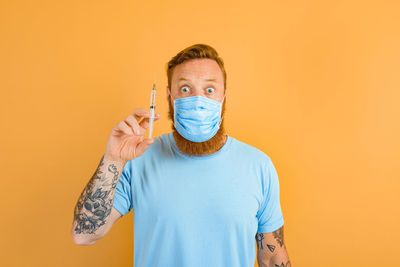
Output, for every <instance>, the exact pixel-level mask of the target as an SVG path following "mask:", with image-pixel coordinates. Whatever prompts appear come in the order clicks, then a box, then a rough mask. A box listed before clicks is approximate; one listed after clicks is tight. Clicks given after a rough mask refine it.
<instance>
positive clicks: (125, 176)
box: [114, 133, 283, 267]
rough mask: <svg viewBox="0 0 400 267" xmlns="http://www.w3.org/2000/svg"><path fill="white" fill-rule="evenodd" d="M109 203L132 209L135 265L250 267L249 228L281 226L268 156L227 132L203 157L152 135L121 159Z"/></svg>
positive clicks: (263, 229)
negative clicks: (220, 144) (151, 139)
mask: <svg viewBox="0 0 400 267" xmlns="http://www.w3.org/2000/svg"><path fill="white" fill-rule="evenodd" d="M114 207H115V208H116V209H117V210H118V211H119V212H120V213H121V214H123V215H125V214H127V213H128V212H129V211H130V210H131V209H132V210H133V214H134V266H135V267H161V266H162V267H165V266H171V267H228V266H229V267H247V266H251V267H252V266H254V264H255V257H256V240H255V235H256V233H257V232H260V233H268V232H273V231H275V230H277V229H279V228H280V227H281V226H282V225H283V215H282V211H281V206H280V200H279V180H278V175H277V172H276V170H275V167H274V165H273V164H272V161H271V159H270V158H269V157H268V156H267V155H266V154H265V153H264V152H262V151H261V150H259V149H257V148H255V147H253V146H250V145H247V144H245V143H243V142H241V141H238V140H237V139H235V138H233V137H231V136H228V138H227V141H226V143H225V144H224V146H223V147H222V148H221V149H220V150H218V151H217V152H215V153H213V154H210V155H204V156H188V155H186V154H183V153H182V152H181V151H180V150H179V149H178V147H177V145H176V143H175V139H174V137H173V134H172V133H167V134H164V135H161V136H159V137H157V138H155V139H154V143H153V144H151V145H150V147H149V148H148V149H147V150H146V151H145V152H144V154H143V155H142V156H140V157H138V158H136V159H134V160H131V161H129V162H127V164H126V165H125V167H124V169H123V172H122V174H121V176H120V178H119V181H118V184H117V188H116V193H115V198H114Z"/></svg>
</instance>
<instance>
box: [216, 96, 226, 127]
mask: <svg viewBox="0 0 400 267" xmlns="http://www.w3.org/2000/svg"><path fill="white" fill-rule="evenodd" d="M225 97H226V93H225V95H224V97H223V98H222V101H221V109H222V105H223V104H224V100H225ZM222 120H223V118H222V117H221V120H220V121H219V124H218V128H219V126H221V123H222Z"/></svg>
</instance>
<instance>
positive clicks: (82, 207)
mask: <svg viewBox="0 0 400 267" xmlns="http://www.w3.org/2000/svg"><path fill="white" fill-rule="evenodd" d="M124 166H125V162H123V161H115V160H111V159H109V158H107V157H105V156H104V155H103V157H102V158H101V160H100V164H99V166H98V167H97V170H96V171H95V173H94V174H93V176H92V178H91V179H90V180H89V182H88V184H87V186H86V187H85V188H84V190H83V191H82V193H81V195H80V197H79V200H78V202H77V203H76V206H75V212H74V221H73V224H72V228H71V235H72V238H73V241H74V243H75V244H78V245H92V244H94V243H96V242H97V241H98V240H99V239H101V238H102V237H103V236H104V235H105V234H106V233H107V232H108V231H109V230H110V229H111V226H112V225H113V224H114V223H115V222H116V221H117V220H118V219H119V218H120V217H122V215H121V214H120V213H119V212H118V211H117V210H116V209H115V208H114V207H113V202H114V195H115V188H116V186H117V182H118V179H119V177H120V175H121V172H122V170H123V168H124Z"/></svg>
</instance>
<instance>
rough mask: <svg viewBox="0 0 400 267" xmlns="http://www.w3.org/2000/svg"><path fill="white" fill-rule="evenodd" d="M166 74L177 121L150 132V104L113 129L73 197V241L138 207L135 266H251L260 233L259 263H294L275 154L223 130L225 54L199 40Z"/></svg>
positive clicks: (88, 239) (91, 238) (101, 232)
mask: <svg viewBox="0 0 400 267" xmlns="http://www.w3.org/2000/svg"><path fill="white" fill-rule="evenodd" d="M167 76H168V86H167V88H166V89H167V101H168V103H169V118H170V119H171V120H172V130H173V131H172V132H171V133H168V134H164V135H161V136H160V137H157V138H155V139H154V140H153V139H148V138H146V139H145V138H144V134H145V132H146V129H147V128H148V125H149V115H150V113H149V112H148V111H147V110H144V109H136V110H135V111H134V112H133V115H129V116H128V117H127V118H126V119H125V120H124V121H121V122H120V123H118V124H117V125H116V126H115V127H114V128H113V129H112V131H111V134H110V137H109V140H108V142H107V147H106V151H105V153H104V155H103V158H102V159H101V161H100V164H99V167H98V168H97V170H96V172H95V174H94V175H93V177H92V178H91V180H90V181H89V183H88V185H87V186H86V188H85V189H84V190H83V192H82V194H81V197H80V199H79V200H78V203H77V205H76V207H75V216H74V222H73V225H72V229H71V234H72V237H73V240H74V242H75V243H76V244H80V245H90V244H94V243H95V242H97V241H98V240H99V239H101V238H102V237H103V236H105V234H106V233H107V232H108V231H109V230H110V228H111V227H112V225H113V224H114V223H115V221H116V220H117V219H118V218H120V217H121V216H122V215H125V214H127V213H128V212H129V211H130V210H133V213H134V216H135V220H134V250H135V251H134V266H135V267H142V266H143V267H155V266H171V267H186V266H187V267H197V266H199V267H200V266H201V267H228V266H229V267H247V266H254V263H255V247H256V246H255V244H254V242H255V241H256V243H257V248H258V257H257V259H258V265H259V266H260V267H263V266H291V265H290V261H289V257H288V254H287V251H286V246H285V244H284V240H283V215H282V212H281V207H280V200H279V180H278V176H277V172H276V170H275V168H274V165H273V163H272V161H271V159H270V158H269V157H268V156H267V155H266V154H265V153H263V152H262V151H260V150H258V149H257V148H255V147H252V146H250V145H247V144H245V143H243V142H241V141H239V140H236V139H235V138H233V137H231V136H228V135H226V134H225V133H224V120H223V118H224V111H225V103H226V96H227V89H226V72H225V68H224V64H223V61H222V59H221V58H220V57H219V56H218V54H217V52H216V51H215V49H213V48H212V47H210V46H208V45H204V44H196V45H193V46H190V47H188V48H186V49H184V50H182V51H181V52H179V53H178V54H177V55H176V56H175V57H173V58H172V59H171V60H170V62H169V63H168V65H167ZM159 118H160V115H159V114H157V117H156V120H157V119H159Z"/></svg>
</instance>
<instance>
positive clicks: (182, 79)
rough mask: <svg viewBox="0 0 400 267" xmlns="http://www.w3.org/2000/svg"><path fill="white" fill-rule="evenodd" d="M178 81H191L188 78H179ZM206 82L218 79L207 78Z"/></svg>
mask: <svg viewBox="0 0 400 267" xmlns="http://www.w3.org/2000/svg"><path fill="white" fill-rule="evenodd" d="M178 81H189V80H188V79H186V78H179V79H178ZM205 81H206V82H216V81H217V79H205Z"/></svg>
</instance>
